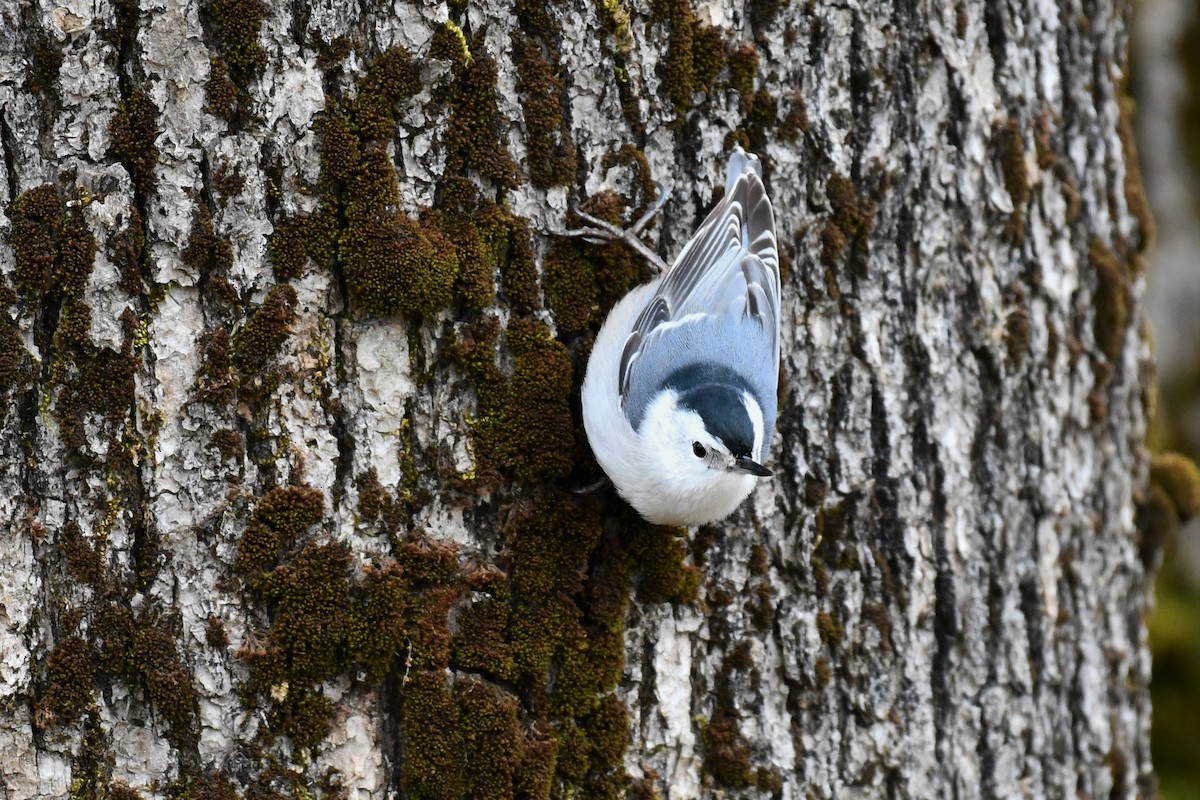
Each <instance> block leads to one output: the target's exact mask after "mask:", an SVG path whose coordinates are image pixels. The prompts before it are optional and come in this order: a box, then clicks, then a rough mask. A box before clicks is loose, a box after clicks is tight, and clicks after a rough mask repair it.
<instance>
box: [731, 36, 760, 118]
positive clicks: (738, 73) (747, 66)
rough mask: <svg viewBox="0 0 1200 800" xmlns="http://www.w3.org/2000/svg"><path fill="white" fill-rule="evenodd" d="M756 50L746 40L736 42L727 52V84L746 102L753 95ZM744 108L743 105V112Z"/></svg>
mask: <svg viewBox="0 0 1200 800" xmlns="http://www.w3.org/2000/svg"><path fill="white" fill-rule="evenodd" d="M758 62H759V55H758V50H757V49H755V47H754V45H752V44H750V43H748V42H738V43H737V44H735V45H733V46H732V47H731V48H730V52H729V85H730V87H732V88H733V89H735V90H736V91H737V93H738V94H739V95H740V96H741V99H742V103H746V102H747V101H748V100H749V98H751V97H753V96H754V81H755V79H756V78H757V77H758ZM744 111H745V108H744V107H743V113H744Z"/></svg>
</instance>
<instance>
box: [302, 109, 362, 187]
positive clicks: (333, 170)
mask: <svg viewBox="0 0 1200 800" xmlns="http://www.w3.org/2000/svg"><path fill="white" fill-rule="evenodd" d="M313 127H314V129H315V130H316V132H317V135H318V136H319V137H320V140H321V146H320V160H321V178H320V187H321V189H322V190H323V191H326V192H329V191H334V190H335V189H336V188H337V187H338V185H339V184H342V183H345V182H347V181H349V180H350V178H351V177H353V175H354V172H355V170H356V169H358V162H359V159H360V158H361V148H360V147H359V144H358V137H357V136H355V135H354V131H353V130H352V129H351V127H350V120H349V118H348V117H347V116H346V115H345V114H341V113H332V114H330V115H329V116H325V117H321V118H320V119H318V120H317V121H316V122H315V123H314V125H313Z"/></svg>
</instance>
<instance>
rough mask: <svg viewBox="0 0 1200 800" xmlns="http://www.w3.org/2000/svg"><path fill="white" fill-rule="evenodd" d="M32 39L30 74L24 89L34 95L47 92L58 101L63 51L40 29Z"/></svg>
mask: <svg viewBox="0 0 1200 800" xmlns="http://www.w3.org/2000/svg"><path fill="white" fill-rule="evenodd" d="M30 39H31V40H32V46H31V47H30V52H29V72H28V73H27V74H26V75H25V84H24V85H23V86H22V89H24V90H25V91H27V92H31V93H33V94H41V93H42V92H45V93H46V94H48V95H50V96H51V97H53V98H54V99H55V100H56V101H57V100H58V99H59V97H58V73H59V71H61V70H62V62H63V55H62V51H61V50H60V49H59V48H58V47H57V46H55V43H54V41H53V40H52V39H51V38H50V37H49V36H47V35H46V32H45V31H43V30H42V29H41V28H40V27H37V28H35V32H34V34H33V35H32V36H31V37H30Z"/></svg>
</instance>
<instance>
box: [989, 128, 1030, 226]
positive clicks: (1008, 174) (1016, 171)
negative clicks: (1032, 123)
mask: <svg viewBox="0 0 1200 800" xmlns="http://www.w3.org/2000/svg"><path fill="white" fill-rule="evenodd" d="M993 146H994V147H995V148H996V153H997V157H998V158H999V159H1000V171H1001V174H1002V175H1003V176H1004V188H1005V189H1007V190H1008V194H1009V196H1010V197H1011V198H1012V201H1013V206H1014V207H1015V208H1017V209H1020V208H1024V207H1025V206H1026V204H1028V203H1029V197H1030V194H1031V189H1030V184H1029V167H1028V166H1027V165H1026V164H1025V142H1024V140H1023V139H1022V138H1021V126H1020V123H1018V122H1017V120H1015V119H1013V120H1009V121H1008V122H1006V123H1005V124H1004V125H1001V126H999V128H998V129H997V130H996V133H995V137H994V139H993Z"/></svg>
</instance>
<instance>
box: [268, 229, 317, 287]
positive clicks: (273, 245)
mask: <svg viewBox="0 0 1200 800" xmlns="http://www.w3.org/2000/svg"><path fill="white" fill-rule="evenodd" d="M302 226H303V220H302V219H301V218H297V217H289V218H285V219H283V220H280V222H279V223H278V224H276V225H275V230H274V232H273V233H272V234H271V236H270V238H269V239H267V254H268V255H269V256H270V257H271V268H272V269H273V270H274V271H275V280H277V281H288V280H293V279H295V278H299V277H300V275H301V273H303V271H304V265H305V264H306V263H307V261H308V251H307V248H306V247H305V246H304V234H303V230H302Z"/></svg>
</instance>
